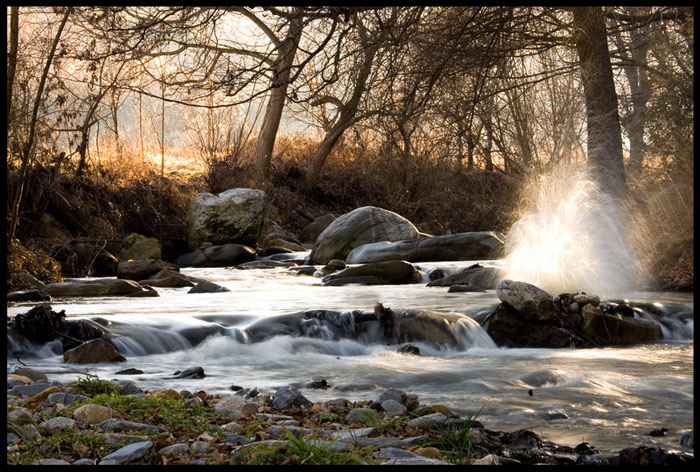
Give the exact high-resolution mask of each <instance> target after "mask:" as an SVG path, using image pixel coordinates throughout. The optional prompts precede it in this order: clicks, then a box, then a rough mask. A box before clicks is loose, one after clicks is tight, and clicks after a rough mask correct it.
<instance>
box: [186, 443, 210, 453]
mask: <svg viewBox="0 0 700 472" xmlns="http://www.w3.org/2000/svg"><path fill="white" fill-rule="evenodd" d="M212 449H214V448H213V447H211V445H210V444H209V443H208V442H206V441H195V442H193V443H192V445H191V446H190V450H191V451H192V452H195V453H196V452H199V453H202V454H206V453H207V452H209V451H211V450H212Z"/></svg>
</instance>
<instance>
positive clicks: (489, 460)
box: [472, 454, 501, 465]
mask: <svg viewBox="0 0 700 472" xmlns="http://www.w3.org/2000/svg"><path fill="white" fill-rule="evenodd" d="M500 464H501V463H500V462H499V461H498V457H497V456H496V455H495V454H487V455H485V456H484V457H482V458H481V459H477V460H475V461H474V462H472V465H500Z"/></svg>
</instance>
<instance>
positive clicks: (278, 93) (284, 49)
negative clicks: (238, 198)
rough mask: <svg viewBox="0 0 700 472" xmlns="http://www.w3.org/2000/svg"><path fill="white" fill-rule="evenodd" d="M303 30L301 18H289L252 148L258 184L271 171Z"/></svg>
mask: <svg viewBox="0 0 700 472" xmlns="http://www.w3.org/2000/svg"><path fill="white" fill-rule="evenodd" d="M302 28H303V17H301V16H295V17H294V18H292V20H291V22H290V24H289V31H288V32H287V37H286V38H285V40H284V41H283V42H282V45H281V47H280V50H279V54H278V56H277V61H276V62H275V66H274V74H275V78H274V79H273V83H272V88H271V90H270V98H269V100H268V102H267V108H266V110H265V117H264V118H263V124H262V127H261V128H260V134H259V135H258V142H257V143H256V145H255V153H254V154H253V165H254V166H255V180H256V181H257V182H258V183H259V184H262V183H263V182H264V180H265V179H266V178H267V175H268V174H269V172H270V161H271V160H272V150H273V149H274V147H275V138H276V137H277V130H278V129H279V126H280V121H281V119H282V111H283V110H284V102H285V99H286V95H287V88H288V87H289V78H290V76H291V71H292V65H293V64H294V56H295V55H296V51H297V47H298V45H299V40H300V38H301V30H302Z"/></svg>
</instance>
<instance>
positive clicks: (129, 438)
mask: <svg viewBox="0 0 700 472" xmlns="http://www.w3.org/2000/svg"><path fill="white" fill-rule="evenodd" d="M102 437H103V438H104V440H105V442H106V443H107V444H109V445H110V446H119V447H121V446H125V445H127V444H132V443H136V442H141V441H143V440H144V439H146V438H145V437H144V436H139V435H136V434H123V433H105V434H103V435H102Z"/></svg>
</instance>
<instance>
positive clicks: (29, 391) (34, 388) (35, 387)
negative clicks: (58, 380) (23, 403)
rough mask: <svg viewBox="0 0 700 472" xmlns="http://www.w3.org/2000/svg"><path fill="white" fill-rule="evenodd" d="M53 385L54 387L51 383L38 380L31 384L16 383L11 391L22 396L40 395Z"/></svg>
mask: <svg viewBox="0 0 700 472" xmlns="http://www.w3.org/2000/svg"><path fill="white" fill-rule="evenodd" d="M51 387H53V385H51V384H50V383H45V382H38V383H34V384H31V385H15V386H14V387H12V389H11V390H10V392H11V393H13V394H16V395H20V396H22V397H33V396H34V395H38V394H40V393H41V392H43V391H44V390H47V389H49V388H51Z"/></svg>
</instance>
